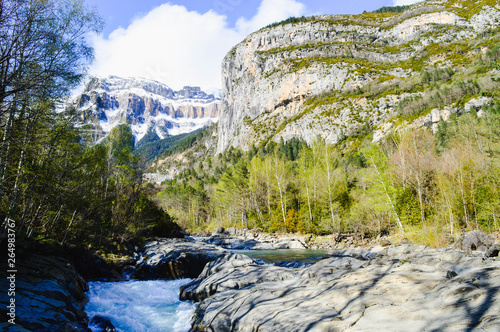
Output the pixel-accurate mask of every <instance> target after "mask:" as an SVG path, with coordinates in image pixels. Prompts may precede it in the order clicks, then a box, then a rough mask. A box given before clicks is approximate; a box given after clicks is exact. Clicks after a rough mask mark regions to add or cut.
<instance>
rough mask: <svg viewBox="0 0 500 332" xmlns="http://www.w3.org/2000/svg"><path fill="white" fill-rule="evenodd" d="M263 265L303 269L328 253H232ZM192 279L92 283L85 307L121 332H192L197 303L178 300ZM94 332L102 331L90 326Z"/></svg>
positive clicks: (303, 251)
mask: <svg viewBox="0 0 500 332" xmlns="http://www.w3.org/2000/svg"><path fill="white" fill-rule="evenodd" d="M232 251H233V252H235V253H241V254H245V255H248V256H250V257H252V258H254V259H255V260H257V261H258V262H260V263H261V264H275V265H280V266H286V267H292V268H300V267H304V266H309V265H311V264H314V263H315V262H317V261H318V260H320V259H321V258H322V257H323V255H325V254H326V253H327V251H326V250H232ZM189 281H190V279H182V280H168V281H164V280H154V281H118V282H101V281H94V282H89V291H88V293H87V296H88V298H89V302H88V303H87V305H86V306H85V311H86V312H87V314H88V316H89V318H90V319H92V318H93V317H94V316H101V317H106V318H109V319H110V320H111V322H112V323H113V325H114V326H115V327H116V330H117V331H119V332H143V331H144V332H145V331H148V332H160V331H162V332H163V331H166V332H182V331H189V329H190V320H191V317H192V315H193V313H194V310H195V309H196V304H195V303H192V302H187V301H179V287H180V286H181V285H184V284H186V283H188V282H189ZM90 328H91V329H92V331H94V332H95V331H101V330H102V329H99V328H98V327H93V326H90Z"/></svg>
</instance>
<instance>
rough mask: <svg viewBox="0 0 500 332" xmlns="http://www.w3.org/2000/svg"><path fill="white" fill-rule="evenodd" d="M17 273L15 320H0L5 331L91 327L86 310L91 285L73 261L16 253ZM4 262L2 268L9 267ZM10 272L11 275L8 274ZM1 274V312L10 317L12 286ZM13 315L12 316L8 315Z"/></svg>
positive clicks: (69, 329) (74, 329)
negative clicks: (12, 321)
mask: <svg viewBox="0 0 500 332" xmlns="http://www.w3.org/2000/svg"><path fill="white" fill-rule="evenodd" d="M16 268H17V273H16V274H15V277H16V279H15V293H16V295H15V314H16V318H15V323H16V325H12V324H9V323H1V324H0V330H2V331H40V332H45V331H46V332H53V331H88V329H87V324H88V317H87V314H86V313H85V311H84V307H85V304H86V303H87V302H88V299H87V297H86V295H85V292H86V291H88V285H87V283H86V282H85V281H84V280H83V278H82V277H81V276H80V275H79V274H78V273H77V272H76V271H75V269H74V268H73V267H72V266H71V264H70V263H69V262H68V261H67V260H65V259H63V258H58V257H51V256H39V255H29V256H23V257H17V259H16ZM6 270H7V269H4V268H3V266H2V272H3V271H6ZM7 276H8V275H7ZM7 276H6V275H5V274H3V273H2V274H1V275H0V289H2V292H1V293H0V307H1V309H0V313H1V315H2V317H3V318H7V317H8V316H7V310H8V309H7V305H8V303H9V301H10V297H8V294H7V290H8V289H9V288H10V287H11V285H10V280H8V279H7ZM9 318H10V317H9Z"/></svg>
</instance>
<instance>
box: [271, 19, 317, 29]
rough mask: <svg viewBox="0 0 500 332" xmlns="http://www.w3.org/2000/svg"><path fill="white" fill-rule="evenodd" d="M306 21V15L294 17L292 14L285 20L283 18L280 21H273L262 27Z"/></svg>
mask: <svg viewBox="0 0 500 332" xmlns="http://www.w3.org/2000/svg"><path fill="white" fill-rule="evenodd" d="M306 21H309V19H308V18H307V17H304V16H301V17H294V16H292V17H289V18H287V19H286V20H283V21H280V22H274V23H271V24H269V25H266V26H265V27H264V29H266V28H272V27H276V26H278V25H283V24H289V23H297V22H306Z"/></svg>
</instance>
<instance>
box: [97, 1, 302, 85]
mask: <svg viewBox="0 0 500 332" xmlns="http://www.w3.org/2000/svg"><path fill="white" fill-rule="evenodd" d="M304 11H305V6H304V5H303V4H301V3H299V2H297V1H296V0H262V3H261V5H260V7H259V10H258V13H257V14H256V15H255V16H254V17H253V18H251V19H250V20H246V19H243V18H241V19H239V20H238V22H237V24H236V27H235V28H230V27H228V26H227V19H226V16H223V15H220V14H217V13H216V12H214V11H209V12H207V13H204V14H201V13H198V12H194V11H191V12H190V11H188V10H187V9H186V8H185V7H183V6H178V5H171V4H164V5H161V6H159V7H157V8H155V9H153V10H152V11H151V12H149V13H148V14H147V15H146V16H144V17H141V18H138V19H136V20H135V21H134V22H133V23H132V24H130V26H128V27H127V28H126V29H123V28H119V29H117V30H115V31H113V32H112V33H111V34H110V35H109V37H108V38H104V37H103V36H95V37H94V38H93V44H94V48H95V55H96V60H95V62H94V64H93V66H92V68H91V70H90V73H91V74H92V75H97V76H107V75H116V76H123V77H133V76H138V77H145V78H150V79H155V80H157V81H161V82H163V83H166V84H168V85H169V86H170V87H172V88H174V89H179V88H181V87H182V86H184V85H195V86H201V87H202V88H211V87H220V85H221V78H220V71H221V68H220V65H221V62H222V59H223V57H224V56H225V55H226V53H227V52H228V51H229V50H230V49H231V47H232V46H234V45H236V44H237V43H239V42H240V41H242V40H243V39H244V38H245V37H246V36H247V35H248V33H250V32H252V31H255V30H257V29H259V28H261V27H263V26H265V25H267V24H269V23H272V22H275V21H279V20H282V19H285V18H287V17H289V16H300V15H302V14H303V13H304Z"/></svg>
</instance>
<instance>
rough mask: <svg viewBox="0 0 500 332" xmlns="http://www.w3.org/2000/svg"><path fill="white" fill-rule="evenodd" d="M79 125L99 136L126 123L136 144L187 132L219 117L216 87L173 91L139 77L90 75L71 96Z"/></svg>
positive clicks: (96, 136)
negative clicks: (80, 91) (78, 116)
mask: <svg viewBox="0 0 500 332" xmlns="http://www.w3.org/2000/svg"><path fill="white" fill-rule="evenodd" d="M73 105H74V106H75V107H76V108H77V110H78V112H79V113H80V120H81V122H82V123H83V124H90V125H92V126H93V127H94V130H93V131H94V139H95V140H96V141H99V140H101V139H103V138H104V137H105V136H106V135H107V134H108V133H109V132H110V131H111V129H112V128H113V127H115V126H117V125H119V124H122V123H129V124H130V125H131V127H132V132H133V134H134V137H135V139H136V143H137V142H139V141H140V140H141V139H143V138H144V137H145V136H146V135H148V137H147V138H148V140H157V139H163V138H166V137H169V136H175V135H180V134H184V133H189V132H192V131H195V130H197V129H200V128H203V127H206V126H209V125H211V124H212V123H215V122H217V121H218V120H219V114H220V90H219V91H215V90H214V91H210V93H207V92H204V91H202V90H201V89H200V88H199V87H189V86H185V87H184V88H183V89H182V90H179V91H174V90H173V89H171V88H170V87H168V86H167V85H165V84H163V83H160V82H157V81H152V80H147V79H143V78H120V77H116V76H110V77H107V78H93V79H92V80H91V81H90V82H89V83H88V84H87V85H86V87H85V89H84V91H83V92H82V93H81V94H80V95H78V96H76V97H75V98H74V99H73Z"/></svg>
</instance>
